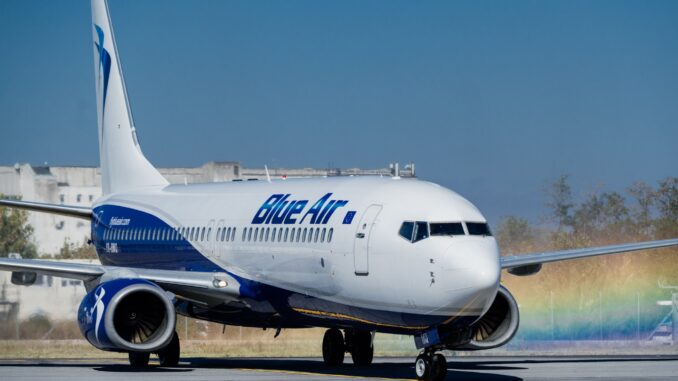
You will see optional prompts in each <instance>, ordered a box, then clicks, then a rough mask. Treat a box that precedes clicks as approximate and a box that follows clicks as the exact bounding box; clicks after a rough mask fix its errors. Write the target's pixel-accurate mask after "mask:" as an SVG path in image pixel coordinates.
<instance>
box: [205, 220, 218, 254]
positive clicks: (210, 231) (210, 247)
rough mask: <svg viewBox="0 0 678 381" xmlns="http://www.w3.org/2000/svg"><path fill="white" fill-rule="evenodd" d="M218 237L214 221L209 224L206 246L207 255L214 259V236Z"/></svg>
mask: <svg viewBox="0 0 678 381" xmlns="http://www.w3.org/2000/svg"><path fill="white" fill-rule="evenodd" d="M215 235H217V232H216V231H215V229H214V220H210V222H209V224H207V236H206V237H205V239H206V240H207V243H206V244H205V247H207V253H208V254H207V255H208V256H209V257H210V258H213V257H214V254H215V253H214V246H215V241H214V236H215Z"/></svg>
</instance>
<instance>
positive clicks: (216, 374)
mask: <svg viewBox="0 0 678 381" xmlns="http://www.w3.org/2000/svg"><path fill="white" fill-rule="evenodd" d="M448 369H449V371H448V376H447V379H448V380H495V381H500V380H501V381H503V380H568V381H572V380H592V379H596V380H601V379H603V380H605V379H609V380H639V379H641V380H642V379H647V380H678V356H624V357H463V358H450V357H448ZM413 376H414V370H413V359H410V358H379V359H375V364H374V365H372V366H370V367H354V366H353V365H351V364H346V365H344V366H341V367H337V368H326V367H325V366H324V365H323V364H322V359H319V358H266V359H251V358H250V359H213V358H187V359H183V360H182V361H181V363H180V366H178V367H176V368H160V367H158V366H157V365H152V366H151V367H150V368H148V369H146V370H143V371H136V372H133V371H131V369H130V367H129V366H128V365H127V364H126V362H125V361H122V360H113V359H109V360H106V359H103V360H102V359H82V360H61V359H40V360H28V359H22V360H18V359H17V360H0V379H2V380H41V379H44V380H47V379H49V380H67V381H80V380H86V381H90V380H114V379H115V380H120V379H124V380H126V381H132V380H163V381H170V380H181V381H188V380H219V381H223V380H243V381H245V380H319V381H320V380H353V379H374V380H379V379H381V380H383V379H387V380H394V379H413V378H414V377H413Z"/></svg>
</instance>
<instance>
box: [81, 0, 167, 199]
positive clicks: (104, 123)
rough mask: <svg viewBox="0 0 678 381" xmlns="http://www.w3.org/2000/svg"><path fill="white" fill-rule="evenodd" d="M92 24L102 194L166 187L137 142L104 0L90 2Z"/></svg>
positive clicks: (164, 180)
mask: <svg viewBox="0 0 678 381" xmlns="http://www.w3.org/2000/svg"><path fill="white" fill-rule="evenodd" d="M92 23H93V25H92V29H93V34H94V69H95V75H96V83H97V86H96V87H97V111H98V113H97V114H98V123H99V160H100V165H101V184H102V188H103V193H104V194H109V193H115V192H121V191H127V190H132V189H138V188H145V187H150V186H162V185H167V184H168V182H167V180H166V179H165V178H164V177H163V176H162V175H161V174H160V172H158V170H157V169H155V168H154V167H153V165H152V164H151V163H150V162H149V161H148V160H147V159H146V157H144V154H143V153H142V152H141V147H140V146H139V142H138V141H137V135H136V132H135V128H134V120H133V119H132V111H131V110H130V106H129V100H128V99H127V90H126V89H125V80H124V78H123V76H122V68H121V67H120V58H119V56H118V50H117V48H116V46H115V37H114V36H113V27H112V25H111V18H110V15H109V12H108V4H107V3H106V0H92Z"/></svg>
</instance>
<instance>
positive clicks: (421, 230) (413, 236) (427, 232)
mask: <svg viewBox="0 0 678 381" xmlns="http://www.w3.org/2000/svg"><path fill="white" fill-rule="evenodd" d="M398 234H399V235H400V236H401V237H403V238H404V239H406V240H407V241H409V242H412V243H414V242H418V241H421V240H423V239H426V238H428V237H429V236H431V237H435V236H443V237H454V236H462V235H467V234H468V235H475V236H483V237H487V236H491V235H492V233H491V232H490V227H489V226H488V225H487V223H485V222H430V223H429V222H425V221H405V222H403V223H402V225H400V231H399V232H398Z"/></svg>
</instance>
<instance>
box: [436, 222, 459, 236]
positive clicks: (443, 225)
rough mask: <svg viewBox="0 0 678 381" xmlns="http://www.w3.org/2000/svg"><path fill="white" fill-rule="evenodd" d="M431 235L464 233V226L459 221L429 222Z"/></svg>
mask: <svg viewBox="0 0 678 381" xmlns="http://www.w3.org/2000/svg"><path fill="white" fill-rule="evenodd" d="M430 226H431V236H436V235H442V236H455V235H464V234H465V233H464V226H462V224H461V222H431V223H430Z"/></svg>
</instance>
